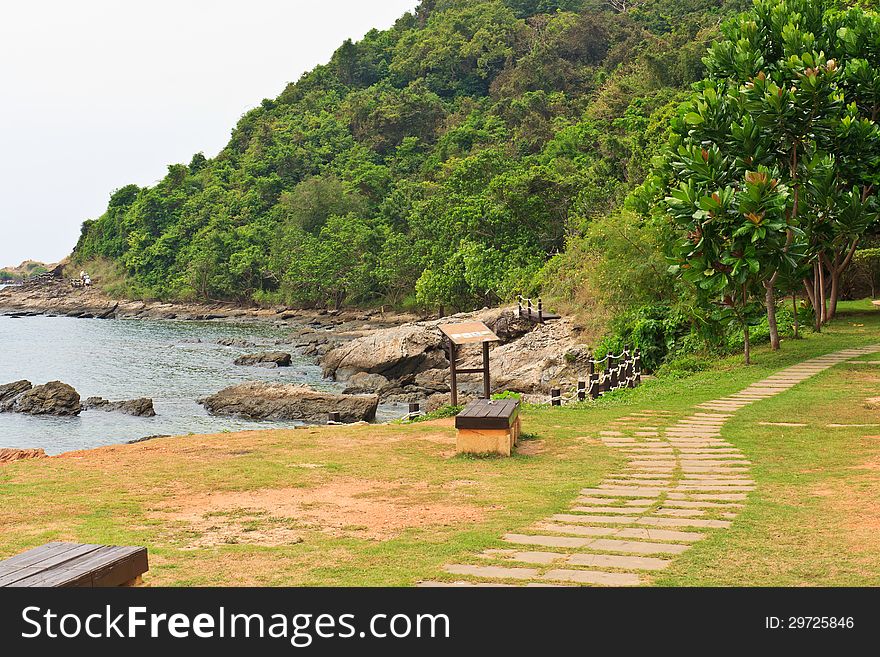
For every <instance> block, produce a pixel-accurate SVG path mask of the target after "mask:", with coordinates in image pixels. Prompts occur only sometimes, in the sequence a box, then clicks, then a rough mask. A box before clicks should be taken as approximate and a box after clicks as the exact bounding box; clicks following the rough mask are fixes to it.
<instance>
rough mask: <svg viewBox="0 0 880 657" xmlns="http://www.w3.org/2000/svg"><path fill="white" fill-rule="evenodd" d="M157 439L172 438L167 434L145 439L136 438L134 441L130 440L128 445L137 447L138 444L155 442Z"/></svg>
mask: <svg viewBox="0 0 880 657" xmlns="http://www.w3.org/2000/svg"><path fill="white" fill-rule="evenodd" d="M156 438H171V436H168V435H165V434H159V435H156V436H144V437H143V438H135V439H134V440H129V441H128V442H126V443H125V444H126V445H137V444H138V443H145V442H147V441H148V440H155V439H156Z"/></svg>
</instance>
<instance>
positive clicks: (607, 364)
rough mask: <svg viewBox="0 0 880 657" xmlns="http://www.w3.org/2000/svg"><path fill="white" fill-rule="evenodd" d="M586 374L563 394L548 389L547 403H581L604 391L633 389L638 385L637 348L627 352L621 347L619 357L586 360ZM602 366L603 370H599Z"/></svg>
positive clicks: (639, 372) (610, 354) (639, 370)
mask: <svg viewBox="0 0 880 657" xmlns="http://www.w3.org/2000/svg"><path fill="white" fill-rule="evenodd" d="M587 364H588V372H587V377H586V379H585V380H579V381H578V382H577V386H576V387H575V386H572V387H571V389H570V390H569V391H567V392H566V394H563V391H562V388H553V389H551V390H550V403H551V405H553V406H561V405H562V403H563V402H582V401H586V400H587V398H589V399H598V398H599V397H601V396H602V395H604V394H605V393H606V392H611V391H612V390H622V389H623V388H635V387H636V386H638V385H639V384H640V383H641V382H642V352H641V350H640V349H636V350H635V351H630V349H629V347H628V346H626V347H624V348H623V353H622V354H618V355H615V354H612V353H608V354H606V356H605V358H601V359H598V360H597V359H595V358H592V357H591V358H590V360H589V361H587ZM603 365H604V369H603V370H601V371H600V368H601V367H602V366H603Z"/></svg>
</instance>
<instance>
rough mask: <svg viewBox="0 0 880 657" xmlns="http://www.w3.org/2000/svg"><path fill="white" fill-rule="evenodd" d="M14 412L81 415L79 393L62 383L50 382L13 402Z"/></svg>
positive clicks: (12, 408) (34, 388) (32, 389)
mask: <svg viewBox="0 0 880 657" xmlns="http://www.w3.org/2000/svg"><path fill="white" fill-rule="evenodd" d="M10 410H12V411H14V412H16V413H28V414H30V415H60V416H72V415H79V414H80V412H81V411H82V404H81V403H80V397H79V393H78V392H77V391H76V390H74V389H73V388H72V387H71V386H69V385H67V384H66V383H61V381H50V382H49V383H46V384H44V385H41V386H34V387H33V388H31V389H30V390H27V391H26V392H23V393H22V394H20V395H19V396H18V397H16V398H15V400H14V401H13V402H12V407H11V409H10Z"/></svg>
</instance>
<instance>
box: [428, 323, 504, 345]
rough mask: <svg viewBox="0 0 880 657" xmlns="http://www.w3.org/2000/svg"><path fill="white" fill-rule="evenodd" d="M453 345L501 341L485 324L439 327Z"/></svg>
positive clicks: (445, 325) (442, 325)
mask: <svg viewBox="0 0 880 657" xmlns="http://www.w3.org/2000/svg"><path fill="white" fill-rule="evenodd" d="M438 328H439V329H440V330H441V331H442V332H443V335H445V336H446V337H447V338H449V339H450V340H451V341H452V343H453V344H477V343H480V342H498V341H499V340H501V338H499V337H498V336H497V335H495V334H494V333H492V331H491V330H490V329H489V327H488V326H486V325H485V324H483V322H466V323H464V324H441V325H440V326H439V327H438Z"/></svg>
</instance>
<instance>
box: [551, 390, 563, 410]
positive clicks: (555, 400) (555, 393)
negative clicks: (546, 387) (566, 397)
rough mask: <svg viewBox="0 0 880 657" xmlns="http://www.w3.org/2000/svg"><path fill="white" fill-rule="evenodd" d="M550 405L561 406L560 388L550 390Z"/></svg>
mask: <svg viewBox="0 0 880 657" xmlns="http://www.w3.org/2000/svg"><path fill="white" fill-rule="evenodd" d="M550 405H551V406H562V390H560V389H559V388H553V389H551V390H550Z"/></svg>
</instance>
